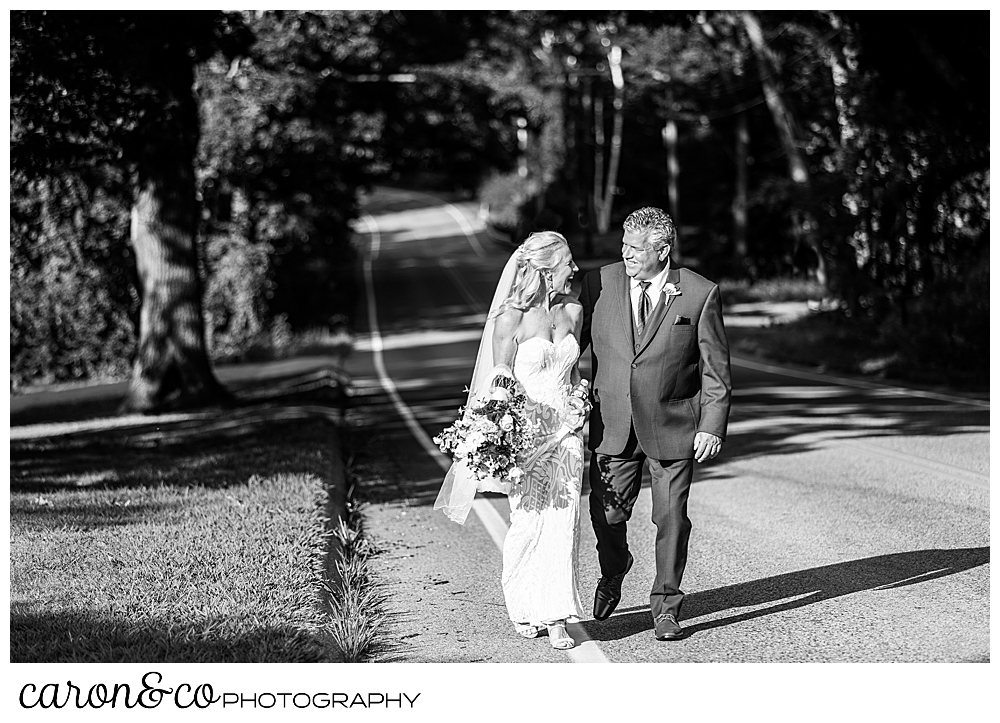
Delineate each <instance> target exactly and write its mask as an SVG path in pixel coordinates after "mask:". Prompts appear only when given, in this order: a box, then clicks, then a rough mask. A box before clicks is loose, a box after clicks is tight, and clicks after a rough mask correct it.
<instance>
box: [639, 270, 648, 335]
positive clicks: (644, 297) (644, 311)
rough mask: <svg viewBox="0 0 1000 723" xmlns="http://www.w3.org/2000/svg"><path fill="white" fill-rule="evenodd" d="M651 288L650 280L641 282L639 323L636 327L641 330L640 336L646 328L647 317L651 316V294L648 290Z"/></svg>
mask: <svg viewBox="0 0 1000 723" xmlns="http://www.w3.org/2000/svg"><path fill="white" fill-rule="evenodd" d="M648 289H649V282H648V281H640V282H639V323H638V324H636V328H637V330H638V332H639V336H642V330H643V329H644V328H646V319H648V318H649V307H650V302H649V294H647V293H646V291H647V290H648Z"/></svg>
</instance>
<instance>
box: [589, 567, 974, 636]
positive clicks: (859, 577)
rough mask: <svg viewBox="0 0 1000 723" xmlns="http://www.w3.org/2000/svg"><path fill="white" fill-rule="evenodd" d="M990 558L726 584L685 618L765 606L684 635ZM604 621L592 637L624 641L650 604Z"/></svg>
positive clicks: (690, 598)
mask: <svg viewBox="0 0 1000 723" xmlns="http://www.w3.org/2000/svg"><path fill="white" fill-rule="evenodd" d="M989 561H990V548H989V547H970V548H959V549H953V550H913V551H911V552H898V553H893V554H889V555H878V556H876V557H868V558H864V559H861V560H850V561H848V562H839V563H836V564H833V565H824V566H822V567H814V568H811V569H809V570H797V571H795V572H789V573H785V574H782V575H775V576H774V577H767V578H763V579H761V580H751V581H749V582H743V583H739V584H737V585H727V586H726V587H720V588H716V589H715V590H705V591H702V592H696V593H692V594H690V595H687V596H686V597H685V600H684V607H683V609H682V611H681V616H680V617H681V621H685V620H687V621H690V620H694V619H695V618H701V617H705V616H709V615H715V614H717V613H724V612H726V611H730V610H737V609H740V608H752V607H758V606H761V605H766V606H767V607H763V608H760V609H757V610H748V611H746V612H737V613H735V614H731V615H727V616H725V617H721V618H717V619H715V620H706V621H704V622H695V623H693V624H688V625H685V626H684V634H685V637H688V636H691V635H696V634H698V633H702V632H705V631H708V630H712V629H715V628H721V627H725V626H727V625H735V624H737V623H743V622H747V621H748V620H754V619H756V618H761V617H764V616H766V615H773V614H774V613H780V612H785V611H788V610H795V609H797V608H801V607H805V606H807V605H812V604H814V603H818V602H822V601H824V600H831V599H834V598H839V597H844V596H845V595H851V594H854V593H859V592H865V591H869V590H892V589H895V588H901V587H907V586H910V585H917V584H920V583H923V582H927V581H929V580H936V579H939V578H942V577H947V576H948V575H954V574H955V573H959V572H964V571H965V570H970V569H972V568H975V567H979V566H981V565H986V564H988V563H989ZM622 612H623V613H625V614H617V615H615V616H613V617H612V618H610V619H608V620H606V621H604V622H600V623H599V622H595V621H593V620H591V621H588V622H586V623H584V624H583V625H584V629H585V630H586V631H587V634H588V635H589V636H590V637H591V638H593V639H594V640H620V639H622V638H627V637H630V636H632V635H635V634H637V633H641V632H644V631H647V630H651V629H652V628H653V621H652V618H651V617H650V613H649V609H648V608H641V609H635V608H632V609H626V610H624V611H622Z"/></svg>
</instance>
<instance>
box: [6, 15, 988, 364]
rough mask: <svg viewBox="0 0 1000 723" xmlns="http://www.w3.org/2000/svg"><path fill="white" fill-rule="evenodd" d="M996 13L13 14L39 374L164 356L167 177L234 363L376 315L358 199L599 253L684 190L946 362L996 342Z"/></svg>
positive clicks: (16, 205) (15, 286)
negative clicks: (647, 208) (161, 312)
mask: <svg viewBox="0 0 1000 723" xmlns="http://www.w3.org/2000/svg"><path fill="white" fill-rule="evenodd" d="M987 20H988V17H987V16H986V14H985V13H977V12H856V11H767V12H763V11H761V12H756V11H755V12H750V11H698V12H680V11H669V12H668V11H662V12H661V11H625V10H619V11H613V10H605V11H586V10H574V11H471V10H463V11H391V12H386V11H316V12H298V11H294V12H293V11H267V12H262V11H247V12H217V11H201V12H199V11H186V12H178V11H170V12H118V11H113V12H111V11H108V12H94V11H56V12H52V11H14V12H12V14H11V241H12V243H11V298H12V303H11V349H12V355H11V358H12V362H11V363H12V380H14V382H15V383H19V382H20V381H27V380H31V379H45V378H50V379H51V378H76V377H87V376H94V375H95V374H101V373H108V374H120V373H121V371H122V369H123V368H124V367H125V366H127V365H128V364H129V362H128V361H126V360H130V359H133V358H135V357H136V355H140V356H141V354H140V343H139V342H140V329H141V327H142V311H143V309H144V308H146V307H148V298H143V297H144V295H146V296H147V297H148V294H149V291H148V289H147V290H146V291H143V288H144V286H143V282H142V274H141V270H142V269H141V264H140V265H139V266H137V265H136V254H137V252H138V251H139V250H141V248H142V245H141V243H140V244H139V245H137V241H136V238H135V237H134V235H133V229H132V224H131V222H130V216H131V214H132V213H133V211H134V210H135V209H136V208H137V203H138V202H139V201H141V197H142V196H141V194H142V189H143V188H147V190H148V189H150V188H152V189H153V190H155V189H160V190H159V191H156V193H154V197H162V198H161V200H162V199H167V198H168V197H170V196H169V193H167V189H168V186H171V185H173V187H175V188H178V189H184V188H188V185H186V184H189V186H190V189H189V191H188V190H184V191H183V192H182V193H181V196H177V198H181V197H182V196H183V197H185V198H187V197H190V203H191V210H190V212H189V213H188V212H185V213H188V216H189V217H190V221H188V220H185V219H186V218H187V217H184V218H180V217H178V218H179V220H178V221H177V222H178V223H179V225H178V226H177V228H178V229H181V230H182V231H183V232H182V233H180V235H181V236H185V237H187V236H189V237H190V245H191V246H190V247H191V250H192V253H191V258H190V259H189V260H187V261H183V263H181V265H182V266H183V265H188V266H191V267H192V269H193V270H192V274H193V275H192V276H191V277H190V278H191V285H190V289H191V290H192V291H191V293H193V294H195V295H196V296H199V297H200V303H201V310H200V311H199V312H197V313H198V314H200V315H203V317H204V319H205V325H206V329H205V332H204V333H205V335H207V346H208V349H209V351H210V352H211V353H212V354H214V355H216V356H218V355H220V354H227V355H239V354H241V353H245V351H246V350H247V349H248V348H250V347H251V346H252V345H254V344H256V343H260V342H261V341H262V340H264V341H266V339H268V338H272V337H273V336H274V335H275V334H281V333H285V331H286V330H287V329H288V328H292V329H294V328H303V327H308V326H314V325H328V324H330V323H333V321H334V320H336V319H340V318H343V315H344V314H348V315H349V314H350V311H351V309H352V307H353V300H354V296H355V289H354V286H353V275H352V256H353V249H352V246H351V242H350V239H351V226H350V224H351V221H352V219H353V218H354V217H355V216H356V215H357V212H358V208H357V204H358V199H359V196H360V194H361V193H362V192H363V191H364V190H365V189H367V188H370V187H371V186H372V185H373V184H376V183H399V184H406V183H413V182H419V183H420V184H421V185H423V186H427V185H432V186H436V187H438V188H441V189H444V190H451V191H459V192H464V193H470V194H471V193H478V194H479V195H480V197H481V198H482V199H483V200H484V201H487V202H488V203H489V205H490V212H491V215H492V218H493V219H494V221H495V223H497V224H498V225H499V226H501V227H503V228H504V229H505V230H507V231H508V232H510V233H511V234H513V235H514V236H515V237H517V236H522V235H523V234H524V233H526V232H527V231H529V230H531V229H532V228H536V227H540V226H545V227H555V228H558V229H559V230H562V231H563V232H564V233H566V234H567V235H568V236H569V237H570V239H571V241H573V242H574V243H577V242H579V243H581V244H582V248H583V251H584V253H586V252H587V251H588V250H589V249H591V248H592V245H591V242H592V240H593V239H594V238H595V237H597V236H600V235H601V234H603V233H605V232H609V229H611V230H612V231H610V232H611V233H613V229H614V228H615V227H616V226H617V225H618V224H619V223H620V221H621V219H622V218H623V216H624V215H625V214H626V213H628V211H630V210H631V209H633V208H636V207H638V206H640V205H656V206H661V207H664V208H667V209H668V210H669V211H670V212H671V213H673V214H674V215H675V216H676V217H677V220H678V221H679V223H680V228H681V236H680V243H679V249H678V252H679V254H680V256H681V257H682V260H683V261H684V262H685V263H688V264H692V265H695V266H696V267H698V268H700V269H702V270H703V271H705V272H706V273H708V274H709V275H711V276H715V277H720V276H731V277H737V278H740V277H744V278H749V279H751V280H756V279H763V278H769V277H774V276H788V275H798V276H806V275H812V276H815V277H818V278H819V279H820V280H821V281H822V282H823V283H824V284H825V285H826V287H827V289H828V294H829V296H830V298H831V299H834V300H836V302H837V303H838V304H839V306H840V309H841V311H840V313H842V314H844V315H849V316H850V318H852V319H854V320H855V321H858V320H865V321H866V322H868V323H873V324H883V323H887V324H890V325H892V324H897V325H899V326H900V328H901V329H903V328H907V327H908V325H912V324H913V323H914V319H919V320H920V324H919V325H918V326H917V328H919V329H929V330H930V331H929V332H928V334H936V336H935V337H934V338H935V339H937V340H938V341H937V342H936V344H935V347H936V348H937V349H939V350H940V351H938V352H937V353H939V354H940V355H941V356H942V357H944V358H950V357H955V356H956V355H962V354H965V355H968V354H981V353H982V350H983V349H984V348H985V346H984V343H983V339H984V338H985V339H987V341H988V333H984V330H985V328H986V322H987V321H988V313H989V310H988V302H987V301H986V298H987V297H988V294H987V293H985V292H986V291H988V283H989V279H988V253H989V250H988V231H989V202H988V201H989V130H988V129H989V82H988V81H989V30H988V23H987V22H986V21H987ZM889 37H891V38H893V42H891V43H889V42H886V38H889ZM187 157H190V158H191V161H190V173H189V175H190V177H191V179H190V182H189V181H187V180H184V179H185V177H186V176H185V172H184V171H183V169H180V168H179V169H175V170H174V171H171V172H170V174H168V176H163V177H162V178H160V177H159V176H157V178H159V180H157V184H159V185H156V184H154V186H153V187H149V186H148V184H147V185H145V186H144V183H143V180H142V179H143V178H145V177H146V176H144V175H143V174H144V173H146V171H144V169H149V168H154V169H155V168H160V169H161V170H162V169H166V168H168V167H169V166H170V161H171V159H174V158H187ZM168 181H169V182H168ZM164 183H166V184H167V185H163V184H164ZM178 184H179V185H178ZM157 194H160V195H159V196H157ZM163 194H166V195H163ZM185 194H187V195H185ZM180 203H181V206H183V204H184V203H187V201H184V202H180ZM181 206H178V205H177V203H175V202H173V201H171V202H169V203H167V204H166V205H164V206H161V207H160V208H161V210H162V211H163V212H168V211H171V210H172V209H173V210H176V209H177V208H180V207H181ZM138 207H139V208H143V206H142V204H141V203H140V204H139V206H138ZM188 226H190V228H188ZM156 243H163V241H162V240H161V241H157V242H156ZM146 248H151V247H148V246H147V247H146ZM185 258H186V257H185ZM75 299H84V300H85V303H79V304H76V303H73V301H74V300H75ZM192 301H193V300H192ZM144 304H146V307H144ZM958 308H960V309H962V311H963V313H961V314H958V313H955V309H958ZM949 319H950V321H949ZM956 319H960V321H955V320H956ZM192 333H193V334H196V331H195V330H194V328H193V327H192ZM987 358H988V356H987Z"/></svg>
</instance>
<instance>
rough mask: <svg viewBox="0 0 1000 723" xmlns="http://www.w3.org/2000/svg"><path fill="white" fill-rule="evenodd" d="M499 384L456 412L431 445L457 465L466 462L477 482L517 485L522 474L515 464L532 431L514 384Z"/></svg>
mask: <svg viewBox="0 0 1000 723" xmlns="http://www.w3.org/2000/svg"><path fill="white" fill-rule="evenodd" d="M498 383H499V386H496V387H495V388H493V389H491V390H490V391H488V392H486V393H485V394H482V395H480V396H479V397H477V398H475V399H473V400H472V401H471V402H470V403H469V406H468V407H467V408H465V407H463V408H462V409H459V414H460V415H461V416H460V417H459V419H458V420H457V421H456V422H455V423H454V424H452V425H451V426H450V427H448V428H447V429H445V430H444V431H443V432H441V434H439V435H438V436H436V437H434V443H435V444H437V446H438V447H440V448H441V451H442V452H445V453H446V454H449V455H451V457H452V459H454V460H455V461H456V462H465V464H466V465H467V466H468V468H469V470H470V471H471V472H472V474H473V475H474V476H475V478H476V479H477V480H480V481H483V480H486V479H489V478H491V477H493V478H496V479H499V480H502V481H508V482H511V483H514V484H516V483H517V482H518V481H519V480H520V478H521V476H522V475H523V474H524V472H523V470H522V469H521V467H520V466H519V465H518V461H519V460H520V459H522V458H523V455H524V453H525V452H526V451H527V450H528V449H529V448H530V446H531V444H532V442H533V440H534V427H533V425H532V423H531V421H530V420H529V419H528V417H527V415H526V414H525V411H524V405H525V397H524V394H521V393H518V392H517V390H516V388H515V385H514V383H513V380H510V379H505V378H500V379H499V380H498Z"/></svg>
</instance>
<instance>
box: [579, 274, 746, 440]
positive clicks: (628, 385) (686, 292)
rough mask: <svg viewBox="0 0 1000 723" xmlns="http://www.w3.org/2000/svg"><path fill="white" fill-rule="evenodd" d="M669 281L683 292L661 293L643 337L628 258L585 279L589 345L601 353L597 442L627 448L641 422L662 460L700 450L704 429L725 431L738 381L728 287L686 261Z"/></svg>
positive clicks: (641, 433) (642, 436) (596, 355)
mask: <svg viewBox="0 0 1000 723" xmlns="http://www.w3.org/2000/svg"><path fill="white" fill-rule="evenodd" d="M668 281H669V282H671V283H673V284H674V285H675V286H676V287H677V288H678V289H679V290H680V291H681V294H680V295H679V296H670V297H666V295H665V294H664V295H662V296H661V298H660V299H654V300H653V302H654V307H653V309H652V311H651V313H650V318H649V321H648V323H647V324H646V328H645V329H644V331H643V334H642V336H640V337H639V338H638V339H637V338H635V325H634V323H633V319H632V306H631V303H630V301H629V295H628V294H629V277H628V275H627V274H626V273H625V265H624V264H623V263H621V262H619V263H615V264H610V265H608V266H604V267H602V268H600V269H597V270H595V271H591V272H590V273H588V274H587V275H586V276H584V278H583V290H582V291H581V293H580V302H581V303H582V304H583V333H582V338H581V341H580V346H581V349H586V348H587V346H588V345H590V346H591V347H592V354H593V384H592V390H593V391H592V393H593V403H594V408H593V410H592V411H591V413H590V442H589V446H590V449H591V450H594V451H597V452H600V453H602V454H609V455H618V454H621V453H622V451H623V450H624V449H625V445H626V443H627V442H628V437H629V430H630V428H631V427H632V426H634V427H635V433H636V436H637V437H638V439H639V444H640V445H641V447H642V450H643V451H644V452H645V453H646V455H648V456H649V457H652V458H654V459H685V458H690V457H693V456H694V436H695V433H696V432H698V431H702V432H709V433H711V434H714V435H716V436H718V437H721V438H722V439H725V437H726V427H727V425H728V423H729V404H730V397H731V394H732V382H731V380H730V371H729V342H728V341H727V340H726V331H725V328H724V327H723V324H722V304H721V302H720V300H719V287H718V286H717V285H716V284H714V283H712V282H711V281H709V280H708V279H706V278H704V277H703V276H700V275H698V274H696V273H694V272H693V271H689V270H688V269H683V268H681V269H674V268H672V269H670V271H669V272H668ZM685 322H686V323H685Z"/></svg>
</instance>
